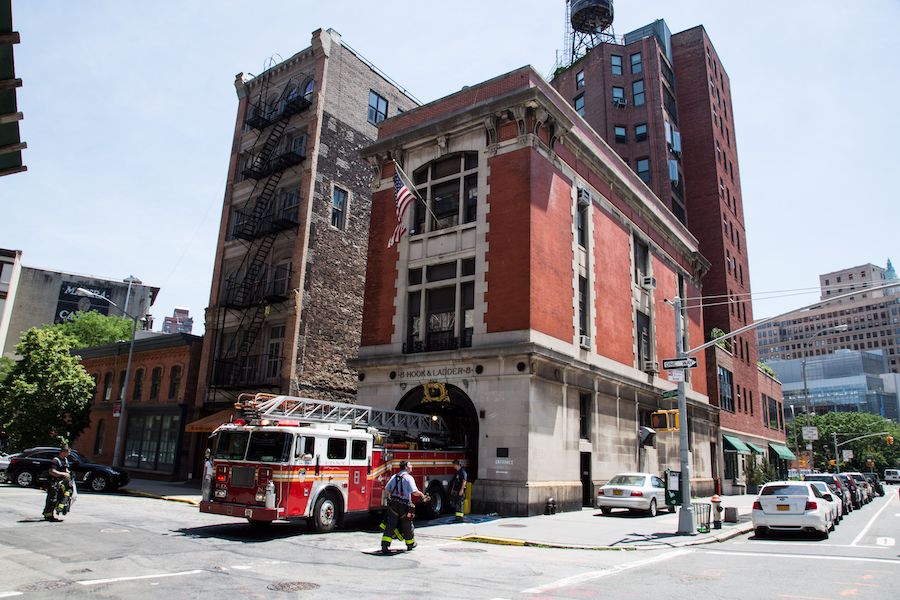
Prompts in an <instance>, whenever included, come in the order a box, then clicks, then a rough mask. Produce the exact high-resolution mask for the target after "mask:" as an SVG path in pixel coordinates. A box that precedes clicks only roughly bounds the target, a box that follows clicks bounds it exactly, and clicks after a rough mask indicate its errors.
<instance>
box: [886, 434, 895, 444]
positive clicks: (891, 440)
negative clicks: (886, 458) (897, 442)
mask: <svg viewBox="0 0 900 600" xmlns="http://www.w3.org/2000/svg"><path fill="white" fill-rule="evenodd" d="M884 441H885V442H887V445H888V446H893V445H894V436H892V435H889V436H887V437H886V438H884Z"/></svg>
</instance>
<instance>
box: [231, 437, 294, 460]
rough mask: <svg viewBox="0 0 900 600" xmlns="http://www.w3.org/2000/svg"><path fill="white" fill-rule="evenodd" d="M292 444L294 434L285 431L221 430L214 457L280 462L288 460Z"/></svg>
mask: <svg viewBox="0 0 900 600" xmlns="http://www.w3.org/2000/svg"><path fill="white" fill-rule="evenodd" d="M293 445H294V436H293V435H292V434H290V433H288V432H285V431H254V432H252V433H251V432H248V431H223V432H222V433H221V434H220V435H219V443H218V447H217V448H216V458H218V459H222V460H246V461H252V462H264V463H282V462H287V461H288V460H289V457H290V454H291V448H292V447H293Z"/></svg>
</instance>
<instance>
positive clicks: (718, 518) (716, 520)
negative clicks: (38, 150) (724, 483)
mask: <svg viewBox="0 0 900 600" xmlns="http://www.w3.org/2000/svg"><path fill="white" fill-rule="evenodd" d="M709 502H710V504H712V519H713V529H722V510H723V509H722V499H721V498H719V496H718V494H717V495H715V496H713V497H712V498H710V499H709Z"/></svg>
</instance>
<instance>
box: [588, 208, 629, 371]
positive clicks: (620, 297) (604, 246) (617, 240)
mask: <svg viewBox="0 0 900 600" xmlns="http://www.w3.org/2000/svg"><path fill="white" fill-rule="evenodd" d="M593 225H594V280H595V281H596V282H597V285H596V286H595V288H594V294H595V301H594V311H595V314H596V324H597V330H596V331H595V333H594V338H595V339H596V340H597V353H598V354H600V355H602V356H606V357H607V358H611V359H613V360H615V361H617V362H620V363H622V364H626V365H633V364H634V326H633V322H632V321H633V319H632V316H631V311H632V305H631V281H632V274H631V232H630V231H629V230H628V229H626V228H625V227H624V226H623V225H622V224H621V223H620V222H619V221H618V220H617V219H614V218H613V217H612V216H611V215H609V214H608V213H607V212H606V211H604V210H600V209H598V208H595V209H594V211H593Z"/></svg>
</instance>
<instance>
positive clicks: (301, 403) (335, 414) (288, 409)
mask: <svg viewBox="0 0 900 600" xmlns="http://www.w3.org/2000/svg"><path fill="white" fill-rule="evenodd" d="M234 407H235V408H236V409H237V410H240V411H241V413H242V416H243V417H244V418H245V419H247V420H258V419H268V420H280V419H286V420H288V421H291V422H296V423H342V424H345V425H349V426H351V427H356V428H369V427H372V428H375V429H377V430H378V431H380V432H383V433H386V434H392V435H402V436H404V437H413V438H415V437H418V436H423V435H425V436H427V435H437V436H446V435H448V434H449V433H450V428H449V427H448V426H447V423H446V422H445V421H444V419H443V418H441V417H440V416H433V415H426V414H421V413H414V412H405V411H401V410H389V409H385V408H374V407H372V406H361V405H357V404H346V403H343V402H331V401H328V400H315V399H312V398H300V397H297V396H273V395H271V394H241V396H240V398H239V400H238V402H237V403H235V405H234Z"/></svg>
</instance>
